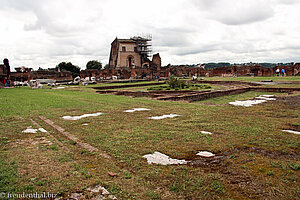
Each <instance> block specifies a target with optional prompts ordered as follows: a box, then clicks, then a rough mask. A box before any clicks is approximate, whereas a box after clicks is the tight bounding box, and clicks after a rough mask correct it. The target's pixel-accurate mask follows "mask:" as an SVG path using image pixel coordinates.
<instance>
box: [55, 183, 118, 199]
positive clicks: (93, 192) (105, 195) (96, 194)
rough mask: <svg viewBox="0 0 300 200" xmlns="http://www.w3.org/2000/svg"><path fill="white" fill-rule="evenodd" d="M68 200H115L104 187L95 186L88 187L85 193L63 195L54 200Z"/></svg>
mask: <svg viewBox="0 0 300 200" xmlns="http://www.w3.org/2000/svg"><path fill="white" fill-rule="evenodd" d="M67 199H68V200H69V199H76V200H85V199H91V200H104V199H113V200H116V199H117V198H116V197H115V196H114V195H112V194H110V193H109V192H108V191H107V190H106V189H105V188H104V187H102V186H100V185H96V186H94V187H89V188H87V189H86V191H77V192H74V193H71V194H67V195H64V196H62V197H59V198H56V199H55V200H67Z"/></svg>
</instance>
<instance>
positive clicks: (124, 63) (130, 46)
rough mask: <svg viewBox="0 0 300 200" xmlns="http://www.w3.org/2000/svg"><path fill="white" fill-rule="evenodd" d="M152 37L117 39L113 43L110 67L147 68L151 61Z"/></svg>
mask: <svg viewBox="0 0 300 200" xmlns="http://www.w3.org/2000/svg"><path fill="white" fill-rule="evenodd" d="M150 41H151V37H132V38H130V39H118V38H116V39H115V40H114V41H113V42H112V43H111V50H110V56H109V66H110V67H112V68H116V69H120V68H128V69H132V68H147V67H149V66H150V64H151V61H150V60H149V58H148V57H150V56H151V52H152V50H151V44H150Z"/></svg>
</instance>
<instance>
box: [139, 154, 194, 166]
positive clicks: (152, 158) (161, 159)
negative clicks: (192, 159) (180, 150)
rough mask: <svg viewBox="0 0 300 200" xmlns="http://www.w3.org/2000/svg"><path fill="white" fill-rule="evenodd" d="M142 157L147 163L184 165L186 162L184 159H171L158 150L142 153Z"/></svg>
mask: <svg viewBox="0 0 300 200" xmlns="http://www.w3.org/2000/svg"><path fill="white" fill-rule="evenodd" d="M143 158H146V159H147V162H148V164H152V163H154V164H161V165H185V164H187V163H188V162H187V161H186V160H178V159H173V158H170V157H169V156H167V155H165V154H163V153H160V152H158V151H156V152H154V153H153V154H147V155H144V156H143Z"/></svg>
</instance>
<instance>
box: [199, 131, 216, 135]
mask: <svg viewBox="0 0 300 200" xmlns="http://www.w3.org/2000/svg"><path fill="white" fill-rule="evenodd" d="M200 133H203V134H206V135H212V134H213V133H211V132H208V131H200Z"/></svg>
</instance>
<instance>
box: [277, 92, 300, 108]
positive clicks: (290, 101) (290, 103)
mask: <svg viewBox="0 0 300 200" xmlns="http://www.w3.org/2000/svg"><path fill="white" fill-rule="evenodd" d="M277 102H280V103H283V104H284V106H286V107H287V108H289V109H295V110H300V103H299V102H300V95H295V96H286V97H278V98H277Z"/></svg>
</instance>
